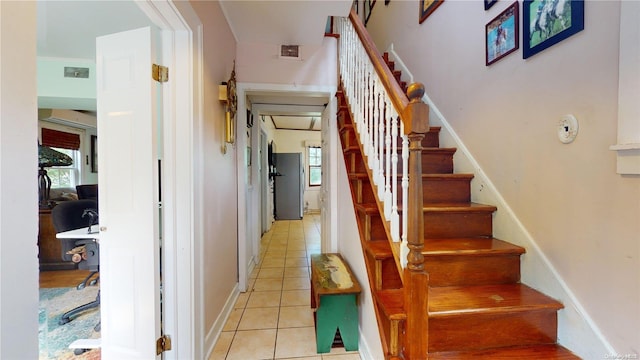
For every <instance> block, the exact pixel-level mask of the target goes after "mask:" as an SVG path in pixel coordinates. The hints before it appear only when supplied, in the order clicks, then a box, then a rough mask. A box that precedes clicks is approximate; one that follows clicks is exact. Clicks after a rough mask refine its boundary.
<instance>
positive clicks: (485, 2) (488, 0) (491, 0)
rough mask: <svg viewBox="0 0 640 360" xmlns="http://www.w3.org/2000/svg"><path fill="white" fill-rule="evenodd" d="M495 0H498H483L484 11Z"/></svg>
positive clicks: (495, 0) (496, 0)
mask: <svg viewBox="0 0 640 360" xmlns="http://www.w3.org/2000/svg"><path fill="white" fill-rule="evenodd" d="M497 2H498V0H484V10H485V11H487V10H489V8H491V7H492V6H493V5H495V4H496V3H497Z"/></svg>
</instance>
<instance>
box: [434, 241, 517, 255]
mask: <svg viewBox="0 0 640 360" xmlns="http://www.w3.org/2000/svg"><path fill="white" fill-rule="evenodd" d="M422 253H423V254H424V255H425V256H426V255H430V256H434V255H439V256H442V255H451V256H456V255H496V254H517V255H521V254H524V253H525V249H524V248H522V247H520V246H517V245H514V244H511V243H509V242H506V241H503V240H499V239H495V238H450V239H426V240H425V241H424V249H423V250H422Z"/></svg>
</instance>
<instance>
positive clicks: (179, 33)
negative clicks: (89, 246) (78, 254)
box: [38, 1, 202, 359]
mask: <svg viewBox="0 0 640 360" xmlns="http://www.w3.org/2000/svg"><path fill="white" fill-rule="evenodd" d="M43 3H47V7H48V9H47V10H48V11H49V12H53V10H52V6H53V5H52V4H53V3H51V2H43ZM89 3H96V4H100V5H105V3H110V5H114V6H116V5H119V6H126V4H129V5H131V6H133V7H134V8H135V9H137V11H138V12H140V9H138V6H140V8H142V9H143V11H142V12H141V13H142V15H143V18H144V22H145V23H146V24H150V23H152V20H150V19H151V18H152V19H153V22H157V23H160V24H162V25H160V26H161V28H162V29H163V30H166V31H163V33H162V36H161V37H160V38H161V39H160V40H161V41H162V43H163V44H173V45H172V46H179V45H184V44H192V42H193V44H194V46H193V47H194V49H195V53H194V54H187V53H175V54H172V55H174V57H173V59H172V60H170V61H168V62H167V63H166V64H167V65H171V64H176V65H175V66H174V67H172V69H174V72H173V74H175V75H176V78H175V80H174V82H173V83H172V84H171V85H170V86H168V87H167V91H166V92H165V95H164V96H165V97H170V98H171V99H172V101H170V102H167V103H168V104H171V105H165V106H164V107H162V108H161V109H160V111H163V112H167V113H173V114H175V115H173V116H168V117H165V119H164V120H163V123H164V128H165V129H166V130H167V132H169V131H172V139H171V140H172V141H171V144H170V145H169V146H166V147H165V148H164V149H163V151H162V152H163V155H162V158H163V159H164V160H165V161H167V162H169V163H173V164H177V165H176V166H174V167H172V168H171V170H170V172H171V173H170V174H164V175H165V176H164V177H165V179H163V181H162V185H163V189H164V190H166V191H165V194H168V195H167V196H163V204H162V205H163V212H164V214H165V216H164V220H163V228H164V229H170V230H171V231H165V232H164V234H163V239H164V248H163V250H164V251H165V252H166V253H171V254H173V255H172V256H170V257H168V258H167V259H166V261H165V263H164V269H165V270H164V273H163V275H164V276H165V279H166V283H165V286H164V296H163V308H164V309H165V311H166V315H167V316H166V317H165V319H164V325H165V328H166V329H170V331H171V332H172V333H173V334H178V333H180V334H181V335H182V336H181V337H179V338H178V337H175V338H174V346H175V347H176V348H177V349H178V351H174V352H171V353H168V354H166V355H165V358H168V359H171V358H180V357H182V358H184V357H192V356H193V354H194V352H195V353H196V354H197V353H198V351H201V349H198V348H197V344H196V345H193V343H192V336H196V335H194V334H192V329H194V328H196V329H197V328H198V326H197V325H194V323H198V321H199V320H197V319H192V317H188V316H182V317H178V316H177V313H178V312H183V311H186V312H187V313H191V311H192V309H193V307H194V306H195V307H196V308H197V307H198V306H199V302H198V301H199V300H196V303H195V305H194V304H192V303H193V301H192V300H191V299H192V295H193V296H194V297H195V298H196V299H198V294H199V292H200V291H201V289H199V288H194V287H191V285H190V287H191V289H192V290H191V291H190V292H178V291H176V287H177V285H176V283H182V284H185V285H186V284H193V278H192V276H191V275H190V273H191V272H192V271H194V272H196V274H195V275H194V276H198V275H197V273H198V272H199V271H201V270H200V269H199V266H200V265H201V264H199V263H198V262H197V261H196V263H193V262H190V254H191V253H192V249H193V248H194V247H197V246H198V244H197V243H195V242H194V241H193V239H194V237H197V236H199V234H198V231H197V230H196V231H192V229H191V228H183V227H177V226H176V224H177V223H189V224H191V223H192V218H193V217H194V216H196V217H197V214H193V213H192V211H189V212H186V213H184V212H178V211H177V210H176V208H177V207H182V208H183V209H184V208H188V207H189V202H190V201H191V200H190V199H191V197H192V196H193V192H192V189H193V185H194V181H193V179H192V178H191V176H192V175H191V174H192V173H193V170H192V169H191V167H192V165H191V163H192V158H191V156H192V155H191V154H185V153H179V152H177V151H176V148H188V147H194V146H197V145H194V142H195V143H198V141H199V139H193V140H192V139H190V138H189V134H190V131H191V128H192V127H193V126H194V122H193V121H192V120H193V119H196V118H199V113H198V112H197V111H193V109H199V106H198V104H199V103H200V101H201V94H199V93H195V94H191V92H190V91H187V90H185V89H193V88H194V86H193V85H192V83H193V81H194V79H196V80H195V81H201V76H200V72H199V70H198V69H196V70H195V74H192V71H193V70H192V69H188V65H186V64H189V63H193V59H192V57H193V56H196V57H198V56H201V55H202V54H201V53H202V49H201V42H200V39H199V36H198V35H197V34H192V33H191V30H190V29H193V28H195V27H196V26H197V25H198V23H199V20H198V19H197V17H196V16H195V14H193V11H192V10H191V11H190V12H189V11H187V15H188V16H184V17H183V16H182V15H181V14H180V13H179V10H180V8H184V7H188V6H189V5H188V4H187V5H185V4H180V5H176V6H173V5H172V4H171V3H170V2H169V1H166V2H153V3H139V4H134V3H133V2H85V3H82V4H81V3H73V4H72V6H73V7H79V6H81V5H86V4H89ZM176 7H177V8H178V9H176ZM41 12H42V9H41V8H39V9H38V13H39V14H40V13H41ZM127 13H129V12H128V11H124V12H121V13H119V14H118V15H116V16H115V17H117V18H118V19H123V14H124V15H126V14H127ZM98 14H99V15H96V14H94V15H95V18H96V19H105V20H106V21H110V22H112V21H111V20H110V19H112V18H113V17H109V16H106V15H105V13H104V12H99V13H98ZM147 14H151V15H147ZM92 18H94V17H92ZM66 23H76V22H74V21H68V22H66ZM119 23H122V22H119ZM168 24H171V25H168ZM93 25H96V26H97V25H99V21H97V22H96V23H95V24H93ZM118 30H120V29H118ZM74 31H76V32H77V33H82V31H79V29H74ZM39 32H41V31H39ZM192 37H193V38H192ZM94 41H95V39H94ZM74 45H77V44H74ZM165 50H166V51H165V54H171V53H172V47H169V48H165ZM187 94H188V95H187ZM192 97H193V98H192ZM170 106H172V107H171V108H170ZM94 110H95V109H94ZM176 117H180V118H181V119H182V120H183V121H181V122H177V121H176V120H175V118H176ZM185 119H189V120H190V121H184V120H185ZM102 149H105V148H104V147H103V148H102ZM175 172H182V174H187V175H186V176H185V175H183V176H184V177H183V178H182V179H181V180H183V182H182V183H180V184H177V183H176V182H175V180H174V179H173V178H172V176H171V175H173V174H174V173H175ZM198 186H199V184H195V187H198ZM195 227H196V228H198V223H197V219H196V220H195ZM178 239H180V242H181V243H180V244H179V243H178ZM177 248H180V249H184V250H186V251H184V250H183V251H181V252H178V251H176V249H177ZM178 264H181V265H178ZM186 264H188V265H187V266H185V265H186ZM102 265H103V267H104V266H105V263H104V262H103V264H102ZM180 269H184V271H179V270H180ZM178 303H181V306H180V307H178V305H177V304H178ZM178 308H180V310H179V311H178V310H177V309H178ZM196 318H197V317H196ZM178 345H181V346H178ZM194 346H196V348H194ZM154 354H155V352H154ZM186 354H189V355H186ZM143 357H144V356H143ZM147 358H148V357H147Z"/></svg>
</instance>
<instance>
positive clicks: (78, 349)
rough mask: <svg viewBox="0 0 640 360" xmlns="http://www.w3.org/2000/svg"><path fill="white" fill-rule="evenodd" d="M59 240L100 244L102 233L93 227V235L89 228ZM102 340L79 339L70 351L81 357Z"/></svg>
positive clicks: (70, 232) (62, 234) (76, 230)
mask: <svg viewBox="0 0 640 360" xmlns="http://www.w3.org/2000/svg"><path fill="white" fill-rule="evenodd" d="M56 238H58V239H95V240H96V242H98V243H99V242H100V232H99V231H98V225H93V226H92V227H91V233H89V232H87V228H86V227H83V228H80V229H74V230H69V231H63V232H59V233H57V234H56ZM100 344H101V340H100V338H98V339H78V340H76V341H74V342H72V343H71V345H69V349H74V353H75V354H76V355H80V354H82V353H83V352H85V351H86V350H89V349H98V348H100Z"/></svg>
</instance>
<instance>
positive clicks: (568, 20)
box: [522, 0, 584, 59]
mask: <svg viewBox="0 0 640 360" xmlns="http://www.w3.org/2000/svg"><path fill="white" fill-rule="evenodd" d="M582 30H584V0H560V1H543V0H524V2H523V3H522V58H523V59H526V58H528V57H531V56H533V55H535V54H537V53H539V52H540V51H542V50H545V49H547V48H549V47H551V46H553V45H555V44H557V43H559V42H560V41H562V40H564V39H566V38H568V37H570V36H572V35H573V34H575V33H577V32H579V31H582Z"/></svg>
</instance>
